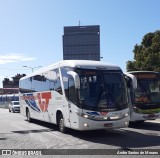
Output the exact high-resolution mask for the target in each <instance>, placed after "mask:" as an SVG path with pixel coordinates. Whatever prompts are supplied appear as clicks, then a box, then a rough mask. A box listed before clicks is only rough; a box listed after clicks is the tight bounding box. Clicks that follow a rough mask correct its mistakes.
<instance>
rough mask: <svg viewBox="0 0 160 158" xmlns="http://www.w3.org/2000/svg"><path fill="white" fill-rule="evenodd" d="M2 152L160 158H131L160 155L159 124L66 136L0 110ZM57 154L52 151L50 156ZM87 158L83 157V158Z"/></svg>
mask: <svg viewBox="0 0 160 158" xmlns="http://www.w3.org/2000/svg"><path fill="white" fill-rule="evenodd" d="M0 149H13V150H14V149H15V150H16V149H17V150H18V149H19V150H24V149H30V150H33V149H35V150H38V149H56V150H55V151H56V152H57V154H60V155H59V157H63V156H64V155H63V154H62V152H65V154H66V155H68V151H69V152H73V153H75V155H76V157H77V156H78V155H79V154H82V152H83V154H84V153H86V155H88V156H87V157H97V155H100V156H99V157H106V155H107V154H106V152H109V153H112V152H113V153H114V152H116V153H117V152H119V151H124V155H122V154H121V155H116V154H114V155H113V156H112V154H109V155H107V157H112V158H114V157H118V158H121V157H123V158H124V157H128V155H126V153H125V152H127V154H128V152H129V153H130V155H129V157H135V156H136V157H148V158H149V157H159V155H156V154H153V155H145V154H142V155H139V154H134V155H132V152H134V151H139V149H140V150H142V149H145V151H150V150H152V149H155V150H154V152H156V151H160V120H156V121H147V122H145V123H144V124H142V125H134V126H132V127H129V128H123V129H117V130H106V131H104V130H100V131H87V132H86V131H85V132H79V131H75V130H69V132H68V133H67V134H63V133H60V132H59V131H58V128H57V126H55V125H53V124H49V123H44V122H40V121H34V122H33V123H29V122H27V121H26V118H25V117H24V116H22V115H21V114H20V113H9V111H8V109H0ZM57 149H60V150H57ZM61 149H87V150H61ZM90 149H94V150H90ZM97 149H100V150H97ZM109 149H111V150H109ZM113 149H116V150H113ZM137 149H138V150H137ZM55 151H54V150H51V152H55ZM21 152H22V151H21ZM47 152H49V150H48V151H46V153H47ZM78 152H79V154H78ZM88 152H89V154H91V155H89V154H88ZM102 153H104V154H102ZM158 153H159V152H158ZM23 154H24V153H23ZM94 154H95V155H94ZM159 154H160V153H159ZM71 155H72V156H69V155H68V157H75V155H73V154H71ZM86 155H81V156H80V157H84V156H86ZM46 157H47V156H46ZM48 157H49V156H48ZM50 157H52V156H50Z"/></svg>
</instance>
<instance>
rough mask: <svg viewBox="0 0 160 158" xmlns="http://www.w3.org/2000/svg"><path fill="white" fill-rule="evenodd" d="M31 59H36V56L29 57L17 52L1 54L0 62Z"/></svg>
mask: <svg viewBox="0 0 160 158" xmlns="http://www.w3.org/2000/svg"><path fill="white" fill-rule="evenodd" d="M30 60H36V58H35V57H29V56H27V55H25V54H16V53H11V54H6V55H0V64H6V63H13V62H19V61H30Z"/></svg>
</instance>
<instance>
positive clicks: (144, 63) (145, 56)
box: [126, 30, 160, 72]
mask: <svg viewBox="0 0 160 158" xmlns="http://www.w3.org/2000/svg"><path fill="white" fill-rule="evenodd" d="M133 53H134V61H127V64H126V68H127V71H138V70H144V71H145V70H146V71H158V72H160V30H158V31H156V32H154V33H148V34H146V35H145V36H144V37H143V39H142V42H141V44H140V45H138V44H136V45H135V46H134V50H133Z"/></svg>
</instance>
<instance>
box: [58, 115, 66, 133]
mask: <svg viewBox="0 0 160 158" xmlns="http://www.w3.org/2000/svg"><path fill="white" fill-rule="evenodd" d="M58 128H59V131H60V132H62V133H65V132H66V127H65V126H64V119H63V115H62V114H59V117H58Z"/></svg>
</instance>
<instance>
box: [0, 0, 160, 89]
mask: <svg viewBox="0 0 160 158" xmlns="http://www.w3.org/2000/svg"><path fill="white" fill-rule="evenodd" d="M159 6H160V0H0V88H2V80H3V79H4V78H9V79H11V77H13V76H15V75H16V74H29V73H31V72H32V69H31V68H26V67H23V66H28V67H32V68H34V71H36V69H39V68H36V67H39V66H41V67H45V66H48V65H50V64H53V63H55V62H58V61H60V60H63V43H62V35H63V34H64V30H63V29H64V26H78V25H79V21H80V25H81V26H86V25H100V52H101V57H103V59H102V61H104V62H109V63H112V64H114V65H118V66H120V67H121V68H122V70H123V71H124V72H126V62H127V61H128V60H134V54H133V52H132V51H133V49H134V46H135V45H136V44H141V41H142V39H143V36H144V35H145V34H147V33H149V32H155V31H157V30H159V29H160V9H159Z"/></svg>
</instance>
